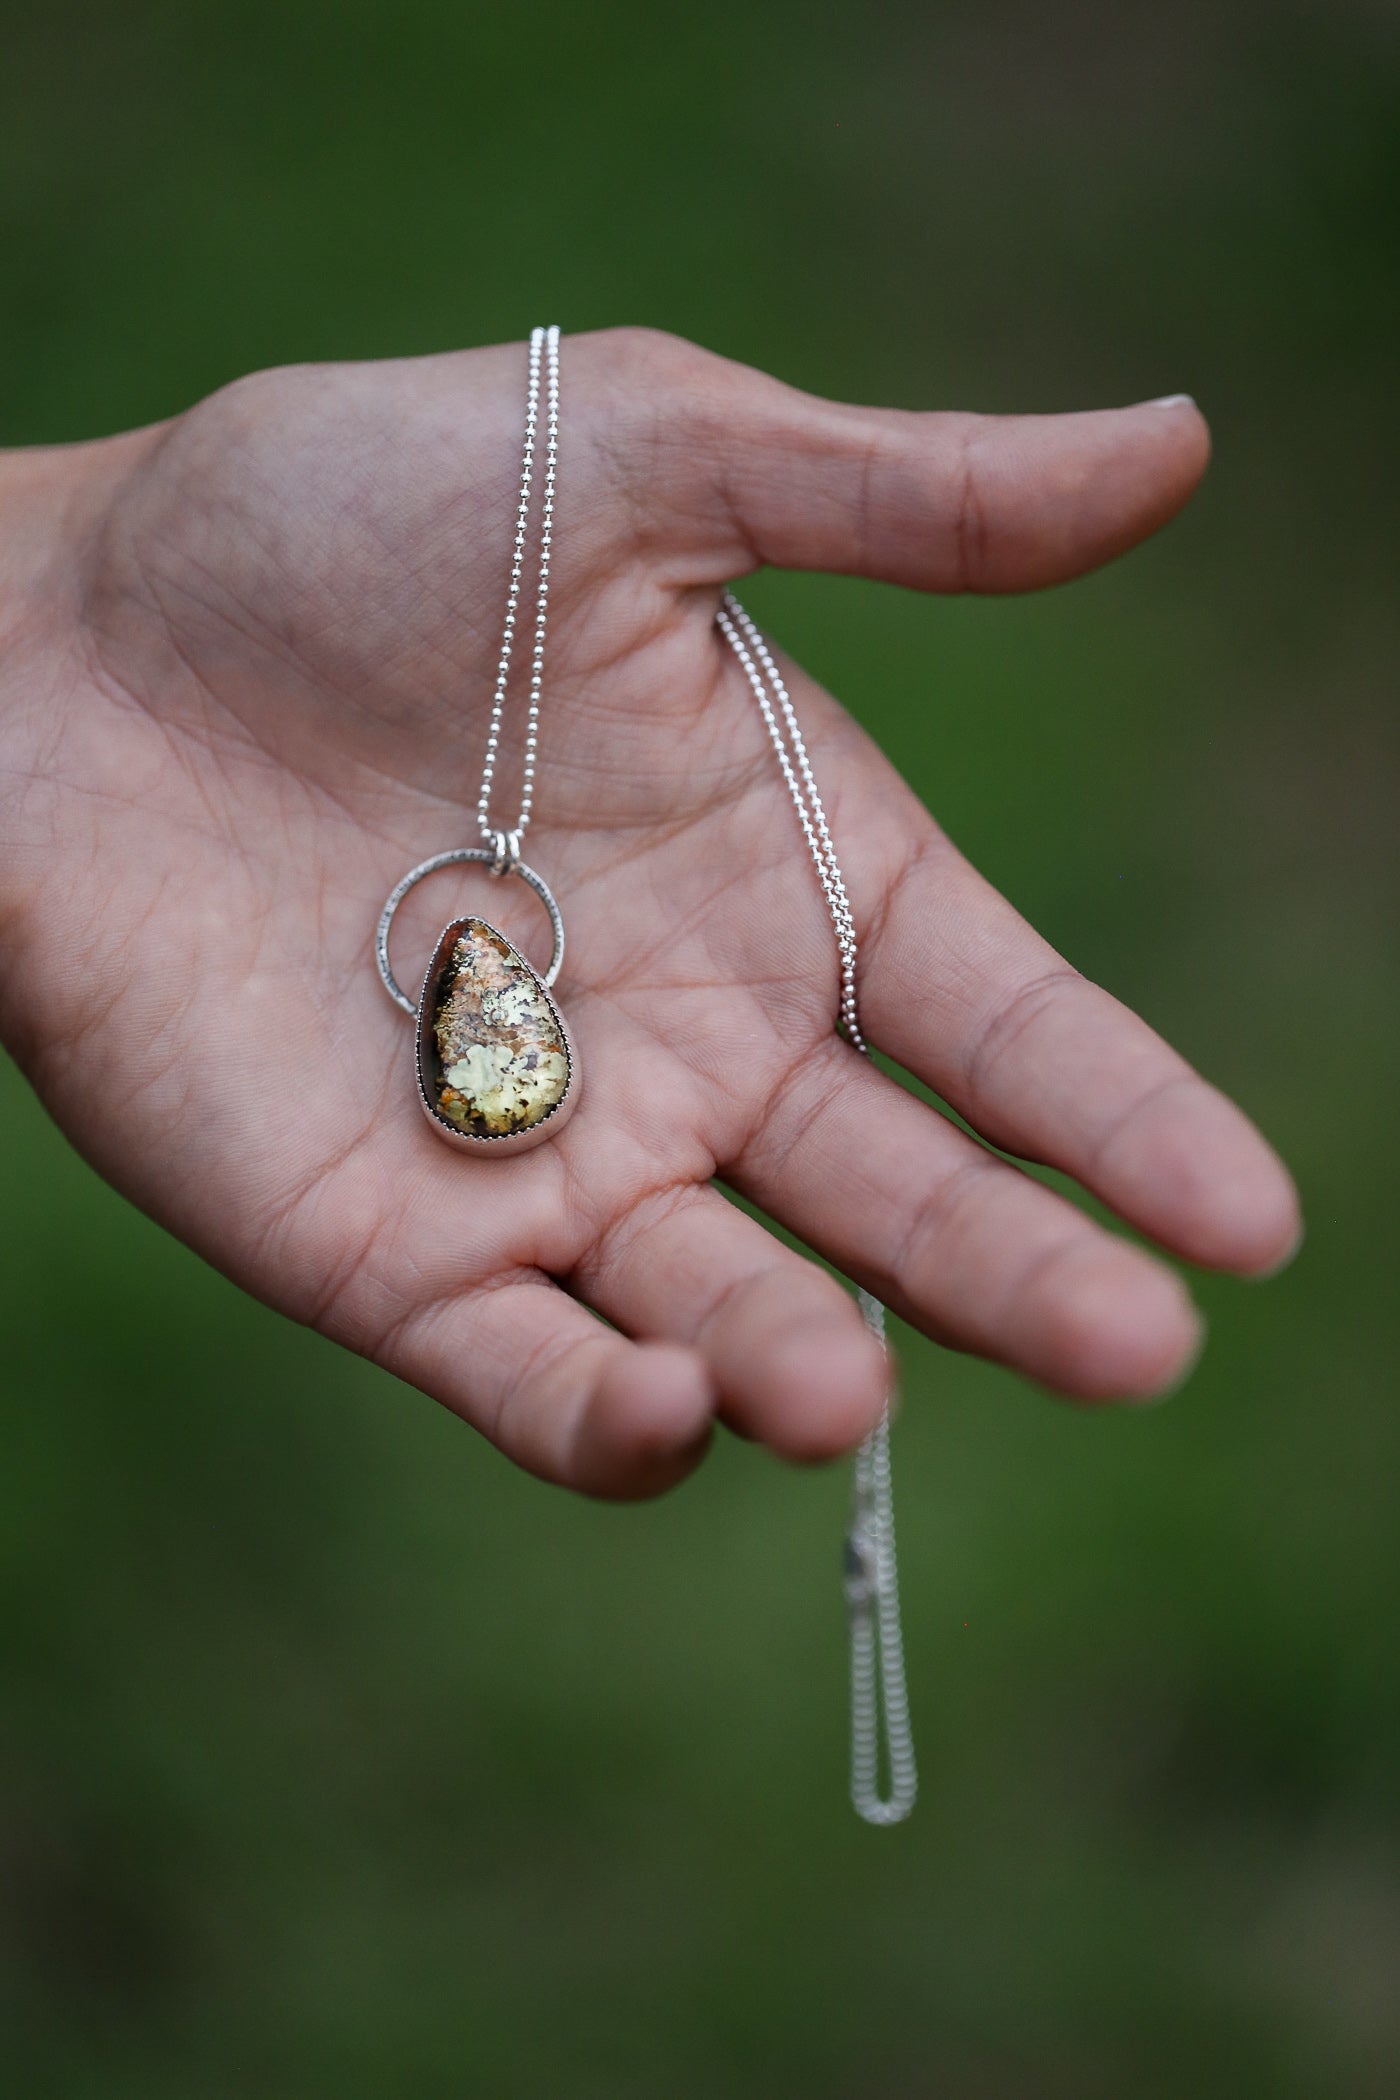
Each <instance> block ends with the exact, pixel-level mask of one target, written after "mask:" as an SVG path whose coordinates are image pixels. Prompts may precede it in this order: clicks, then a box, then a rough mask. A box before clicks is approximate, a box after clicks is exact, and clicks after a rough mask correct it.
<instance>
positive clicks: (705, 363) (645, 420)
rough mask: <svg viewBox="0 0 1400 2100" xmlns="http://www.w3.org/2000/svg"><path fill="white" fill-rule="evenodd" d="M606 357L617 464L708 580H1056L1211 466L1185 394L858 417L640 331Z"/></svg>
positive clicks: (687, 569)
mask: <svg viewBox="0 0 1400 2100" xmlns="http://www.w3.org/2000/svg"><path fill="white" fill-rule="evenodd" d="M584 344H590V345H593V346H600V347H595V348H593V349H592V350H591V352H586V353H585V354H586V355H587V356H590V359H591V360H592V361H603V362H605V363H606V367H607V369H606V371H605V373H604V374H602V375H600V377H602V378H603V380H604V383H603V384H602V386H601V387H600V388H599V390H598V396H597V398H598V399H599V405H600V408H601V409H602V410H603V412H604V413H605V414H606V415H607V416H608V418H609V425H608V433H607V443H608V453H609V457H610V459H611V460H612V461H614V462H615V463H616V465H617V466H618V467H619V468H620V470H621V472H622V474H623V475H624V477H625V478H626V480H627V481H628V483H629V485H630V486H631V488H632V489H633V491H634V502H635V492H636V491H638V490H640V491H641V492H642V494H643V496H644V497H645V502H644V504H641V505H640V506H638V508H639V509H640V511H641V512H642V514H643V515H645V516H646V517H647V518H648V519H649V520H650V521H651V530H652V531H653V532H654V533H655V534H656V535H657V538H658V542H659V546H658V551H659V553H660V554H661V556H662V559H663V562H666V561H670V563H671V566H672V567H673V568H676V569H677V571H678V573H679V575H680V576H681V577H682V578H683V579H684V580H688V581H693V582H717V581H722V580H725V579H727V578H731V577H734V576H737V575H740V574H742V573H744V572H745V571H746V570H749V569H752V568H757V567H759V566H760V565H761V564H765V563H767V564H771V565H774V566H777V567H781V568H797V569H832V570H840V571H842V572H844V573H846V574H850V575H861V576H876V577H880V578H882V579H883V580H884V581H886V582H890V583H901V584H907V585H911V586H913V587H915V588H917V589H921V590H932V591H1017V590H1030V589H1033V588H1035V587H1037V586H1039V585H1042V584H1048V583H1058V582H1062V581H1064V580H1065V579H1066V578H1068V577H1071V576H1077V575H1080V574H1081V573H1083V572H1084V571H1085V570H1088V569H1092V568H1096V567H1098V566H1099V565H1100V564H1101V563H1103V562H1105V561H1108V560H1111V559H1112V558H1113V556H1115V555H1117V554H1121V553H1123V552H1124V551H1125V550H1126V549H1127V548H1129V547H1132V546H1134V545H1136V544H1137V542H1138V541H1139V540H1141V539H1144V538H1145V537H1146V536H1147V535H1148V534H1149V533H1151V532H1154V531H1156V529H1157V528H1158V527H1159V526H1160V525H1162V524H1164V523H1165V522H1166V521H1167V519H1168V518H1170V517H1173V516H1174V515H1175V513H1176V512H1177V511H1178V510H1179V509H1180V508H1181V506H1182V505H1183V503H1185V502H1186V500H1187V498H1188V497H1189V496H1190V494H1191V492H1192V490H1193V489H1194V488H1195V486H1196V484H1197V482H1198V481H1199V480H1200V478H1201V475H1202V474H1203V472H1204V471H1205V467H1206V462H1207V459H1208V457H1209V452H1210V439H1209V434H1208V431H1207V428H1206V424H1205V420H1204V418H1203V417H1202V415H1201V413H1200V411H1199V410H1198V409H1197V408H1196V406H1195V404H1194V403H1193V402H1191V401H1190V400H1189V399H1188V398H1187V397H1186V396H1185V395H1174V396H1170V397H1168V398H1167V399H1165V400H1162V401H1153V402H1144V403H1141V404H1138V405H1136V406H1134V407H1130V408H1112V409H1093V410H1088V411H1079V412H1072V413H1069V414H1062V415H1017V416H994V415H980V414H973V413H969V412H966V411H953V410H931V411H909V410H899V409H888V408H862V407H855V406H851V405H848V404H846V403H844V402H833V401H825V400H821V399H819V398H818V397H817V396H815V395H812V394H805V393H802V392H800V391H798V390H797V389H796V388H793V387H789V386H785V385H784V384H782V383H781V382H780V381H778V380H776V379H772V378H769V377H768V376H767V375H766V374H764V373H761V372H756V371H753V370H751V369H749V368H748V367H746V366H743V365H738V364H732V363H730V362H729V361H728V360H726V359H723V358H717V357H713V356H711V355H710V353H708V352H707V351H703V350H699V349H697V348H696V347H695V346H694V345H693V344H689V343H682V342H679V341H677V340H676V339H675V338H672V337H668V336H662V335H656V334H653V333H651V332H649V331H645V330H621V331H615V332H613V333H611V334H610V335H608V336H607V337H595V338H583V339H581V346H582V345H584Z"/></svg>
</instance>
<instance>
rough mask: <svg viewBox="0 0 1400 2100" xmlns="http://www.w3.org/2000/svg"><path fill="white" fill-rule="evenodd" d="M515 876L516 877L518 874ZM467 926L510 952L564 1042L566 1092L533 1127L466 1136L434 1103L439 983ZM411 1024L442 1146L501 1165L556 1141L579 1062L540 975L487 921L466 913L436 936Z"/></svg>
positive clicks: (422, 1087)
mask: <svg viewBox="0 0 1400 2100" xmlns="http://www.w3.org/2000/svg"><path fill="white" fill-rule="evenodd" d="M517 872H519V871H518V870H517ZM471 925H476V926H484V927H485V928H486V929H487V931H488V932H490V933H493V934H495V936H496V938H497V940H498V941H501V942H502V943H504V945H505V946H506V947H507V948H509V950H510V952H511V956H512V957H513V959H514V960H515V962H516V963H518V964H519V966H520V968H521V969H522V970H525V971H527V972H528V974H529V975H530V976H531V977H533V979H534V980H535V983H536V984H537V985H538V986H539V988H540V990H541V992H543V994H544V997H545V1001H546V1003H547V1005H548V1007H549V1010H550V1012H551V1013H552V1014H553V1016H554V1019H555V1022H556V1024H557V1026H558V1029H559V1033H560V1035H561V1037H562V1038H563V1043H564V1062H565V1065H566V1067H567V1077H566V1079H565V1081H564V1091H563V1093H562V1094H561V1095H560V1097H559V1099H558V1100H557V1101H556V1102H555V1104H554V1106H553V1108H548V1109H546V1110H545V1112H544V1114H543V1115H542V1116H541V1117H540V1119H539V1121H538V1123H531V1124H529V1125H528V1126H527V1127H526V1128H525V1129H524V1130H503V1131H500V1132H495V1133H493V1132H486V1133H482V1134H478V1133H477V1132H475V1131H470V1130H459V1129H458V1128H457V1126H456V1124H455V1123H449V1122H448V1120H447V1118H446V1116H444V1115H443V1114H442V1113H441V1112H440V1110H439V1109H438V1108H437V1107H436V1106H435V1105H434V1103H433V1098H432V1083H431V1078H430V1072H431V1060H432V1058H433V1057H434V1056H435V1054H436V1053H435V1050H434V1047H433V1043H432V1027H433V1008H434V1006H435V1004H436V1000H437V987H438V981H439V979H440V978H441V976H442V973H443V970H444V968H445V967H446V965H447V961H448V958H449V957H450V955H451V953H452V950H453V947H454V946H455V945H456V942H457V939H458V937H459V936H460V934H461V933H462V930H463V928H464V927H467V926H471ZM415 1019H416V1034H415V1042H414V1060H413V1063H414V1071H415V1073H416V1074H417V1078H418V1101H419V1105H420V1106H421V1108H422V1110H423V1113H424V1115H425V1116H426V1117H427V1119H428V1121H429V1122H430V1123H431V1125H432V1127H433V1130H434V1132H435V1134H436V1135H437V1136H438V1137H440V1138H441V1139H442V1140H443V1141H444V1143H446V1144H449V1145H455V1146H456V1147H457V1148H458V1150H459V1151H466V1152H476V1153H479V1154H481V1155H483V1156H489V1157H491V1158H493V1159H500V1158H502V1157H503V1156H504V1155H505V1154H507V1153H514V1152H528V1151H529V1150H530V1148H531V1147H532V1146H534V1145H541V1144H543V1143H544V1141H545V1139H546V1138H552V1137H557V1136H558V1134H559V1132H560V1131H561V1130H562V1129H563V1127H564V1125H565V1124H566V1123H567V1122H568V1120H569V1117H570V1116H571V1115H572V1114H573V1112H574V1104H575V1102H576V1101H577V1099H578V1092H579V1070H578V1057H577V1054H576V1052H575V1050H574V1042H573V1037H572V1036H571V1035H570V1033H569V1024H568V1022H567V1021H566V1020H565V1019H564V1016H563V1014H562V1013H561V1012H560V1011H559V1007H558V1005H557V1003H556V1001H555V999H554V997H553V995H552V993H551V992H550V989H549V985H548V981H547V980H546V979H545V978H543V977H541V976H540V973H539V971H538V970H537V969H535V967H534V966H533V964H531V963H529V962H527V961H526V959H525V957H524V956H523V955H522V954H521V953H520V950H519V949H518V948H517V947H516V945H515V943H514V942H513V941H511V940H507V938H506V936H505V934H503V933H502V932H501V930H500V928H499V927H496V926H493V925H492V924H491V921H490V920H489V919H483V918H482V916H481V914H480V912H464V913H463V914H462V916H461V918H460V919H452V920H450V921H449V923H448V924H447V925H446V926H444V927H443V929H442V932H441V933H440V934H439V935H438V941H437V946H436V947H435V948H434V950H433V954H432V960H431V961H430V962H429V964H428V967H427V970H426V972H425V974H424V977H423V989H422V991H421V992H420V994H419V996H418V1007H417V1012H416V1016H415Z"/></svg>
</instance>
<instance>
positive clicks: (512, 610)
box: [476, 327, 559, 875]
mask: <svg viewBox="0 0 1400 2100" xmlns="http://www.w3.org/2000/svg"><path fill="white" fill-rule="evenodd" d="M541 360H543V363H544V369H545V455H544V504H543V512H542V516H541V519H540V558H539V576H538V580H537V582H536V586H535V642H534V651H533V654H532V656H531V659H530V701H529V706H528V708H527V709H526V713H525V759H524V767H523V771H522V774H521V782H520V814H519V816H518V817H517V818H516V820H515V824H514V826H513V828H512V829H510V830H502V829H500V828H498V827H497V826H496V825H494V824H493V823H492V821H491V789H492V786H493V784H494V782H495V778H496V759H497V756H498V754H499V751H500V747H501V722H502V719H503V718H504V715H505V707H506V687H507V685H508V684H509V682H510V662H511V656H512V654H513V652H514V648H515V617H516V613H517V611H518V609H519V605H520V578H521V572H522V571H523V569H524V566H525V541H526V538H527V536H528V533H529V526H530V488H531V483H532V481H533V478H534V470H535V433H536V428H537V424H538V418H539V406H540V364H541ZM558 458H559V330H558V328H557V327H554V328H536V329H534V330H533V331H532V333H531V336H530V367H529V377H528V380H527V383H526V394H525V444H524V449H523V451H522V453H521V460H520V500H519V503H518V504H517V506H516V513H515V549H514V552H513V553H512V555H511V563H510V588H509V590H508V591H507V593H506V617H505V627H504V630H503V632H502V635H501V654H500V659H499V661H498V662H497V665H496V690H495V695H494V697H493V699H492V702H491V721H490V724H489V726H488V728H487V732H486V757H485V759H484V761H483V764H482V769H481V792H480V794H479V795H478V796H477V802H476V819H477V823H478V824H479V825H480V826H481V835H482V837H483V838H484V839H485V840H486V842H487V844H488V845H490V846H492V847H493V848H494V849H495V856H496V857H495V861H494V863H493V866H492V873H493V874H498V875H499V874H504V873H506V872H507V870H508V869H510V868H511V867H513V866H514V865H515V863H516V862H517V861H518V860H519V858H520V841H521V838H522V837H523V835H524V832H525V828H526V826H527V825H528V823H529V821H530V812H531V810H532V808H533V807H534V801H535V752H536V749H537V746H538V744H539V730H540V696H541V694H542V692H543V690H544V636H545V625H546V621H547V618H548V614H549V556H550V546H551V542H552V540H553V535H554V470H555V466H556V463H557V461H558Z"/></svg>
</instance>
